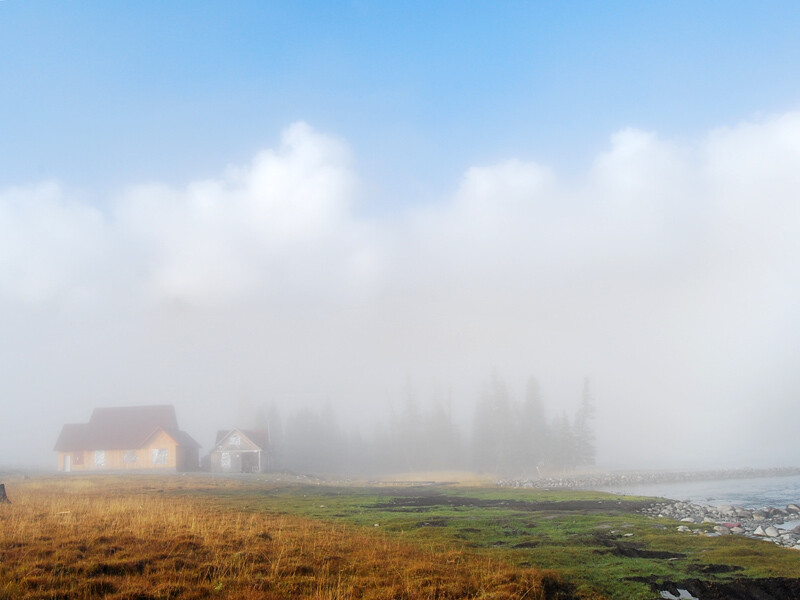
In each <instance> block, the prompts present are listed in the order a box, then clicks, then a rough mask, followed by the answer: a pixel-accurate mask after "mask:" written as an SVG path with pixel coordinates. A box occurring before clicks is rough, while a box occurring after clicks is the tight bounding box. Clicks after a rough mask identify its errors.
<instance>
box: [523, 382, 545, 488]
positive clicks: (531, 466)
mask: <svg viewBox="0 0 800 600" xmlns="http://www.w3.org/2000/svg"><path fill="white" fill-rule="evenodd" d="M516 429H517V432H516V443H515V446H516V448H515V454H516V459H517V460H516V462H517V464H516V465H515V466H516V467H517V469H518V470H519V471H520V472H521V473H525V474H531V473H534V472H537V470H538V466H539V464H540V463H541V462H542V461H543V459H544V457H545V452H546V450H547V447H548V444H549V440H548V437H549V431H548V426H547V419H546V417H545V414H544V403H543V402H542V394H541V389H540V387H539V382H538V381H537V380H536V378H535V377H533V376H531V378H530V379H528V385H527V388H526V390H525V400H524V401H523V403H522V406H521V407H520V409H519V415H518V419H517V424H516Z"/></svg>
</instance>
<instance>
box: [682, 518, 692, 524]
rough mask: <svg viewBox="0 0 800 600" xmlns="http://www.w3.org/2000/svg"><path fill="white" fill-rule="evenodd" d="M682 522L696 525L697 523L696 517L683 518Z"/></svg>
mask: <svg viewBox="0 0 800 600" xmlns="http://www.w3.org/2000/svg"><path fill="white" fill-rule="evenodd" d="M681 521H682V522H683V523H694V522H695V521H694V517H683V518H682V519H681Z"/></svg>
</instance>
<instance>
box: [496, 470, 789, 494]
mask: <svg viewBox="0 0 800 600" xmlns="http://www.w3.org/2000/svg"><path fill="white" fill-rule="evenodd" d="M794 475H800V468H799V467H772V468H762V469H754V468H743V469H714V470H705V471H614V472H592V473H576V474H572V473H567V474H564V475H563V476H554V475H549V476H542V477H531V478H512V479H500V480H498V481H497V485H500V486H502V487H524V488H539V489H559V488H568V489H594V488H603V487H609V486H624V487H627V486H636V485H647V484H653V483H680V482H687V481H722V480H728V479H756V478H762V477H791V476H794Z"/></svg>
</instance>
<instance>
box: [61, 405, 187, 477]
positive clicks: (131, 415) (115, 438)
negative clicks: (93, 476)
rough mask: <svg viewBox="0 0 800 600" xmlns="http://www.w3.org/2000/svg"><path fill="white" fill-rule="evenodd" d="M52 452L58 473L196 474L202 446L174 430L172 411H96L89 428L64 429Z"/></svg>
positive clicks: (137, 408)
mask: <svg viewBox="0 0 800 600" xmlns="http://www.w3.org/2000/svg"><path fill="white" fill-rule="evenodd" d="M54 450H55V451H56V452H58V470H59V471H63V472H67V473H68V472H71V471H165V472H169V471H173V472H175V471H196V470H197V469H198V467H199V451H200V445H199V444H198V443H197V442H196V441H194V440H193V439H192V438H191V436H189V434H187V433H186V432H184V431H181V430H180V429H178V421H177V418H176V417H175V408H174V407H172V406H170V405H162V406H120V407H110V408H96V409H94V411H93V412H92V416H91V418H90V419H89V422H88V423H73V424H68V425H64V427H63V428H62V429H61V434H60V435H59V436H58V441H56V445H55V448H54Z"/></svg>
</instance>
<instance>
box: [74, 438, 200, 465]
mask: <svg viewBox="0 0 800 600" xmlns="http://www.w3.org/2000/svg"><path fill="white" fill-rule="evenodd" d="M101 451H102V452H103V454H104V456H103V458H104V461H103V464H102V465H99V464H96V460H95V456H96V452H97V451H95V450H82V451H78V452H59V453H58V467H59V470H60V471H66V470H67V462H66V461H67V458H66V457H67V456H69V463H70V464H69V470H70V471H196V470H197V468H198V464H197V463H198V451H197V450H196V449H193V448H192V449H189V448H184V447H181V446H178V445H177V443H176V442H175V440H173V439H172V438H171V437H170V436H169V435H168V434H167V433H166V432H164V431H159V432H157V433H156V435H154V436H152V437H151V438H150V439H149V440H147V444H145V445H144V446H142V447H141V448H134V449H130V450H101ZM159 451H160V452H159Z"/></svg>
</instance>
